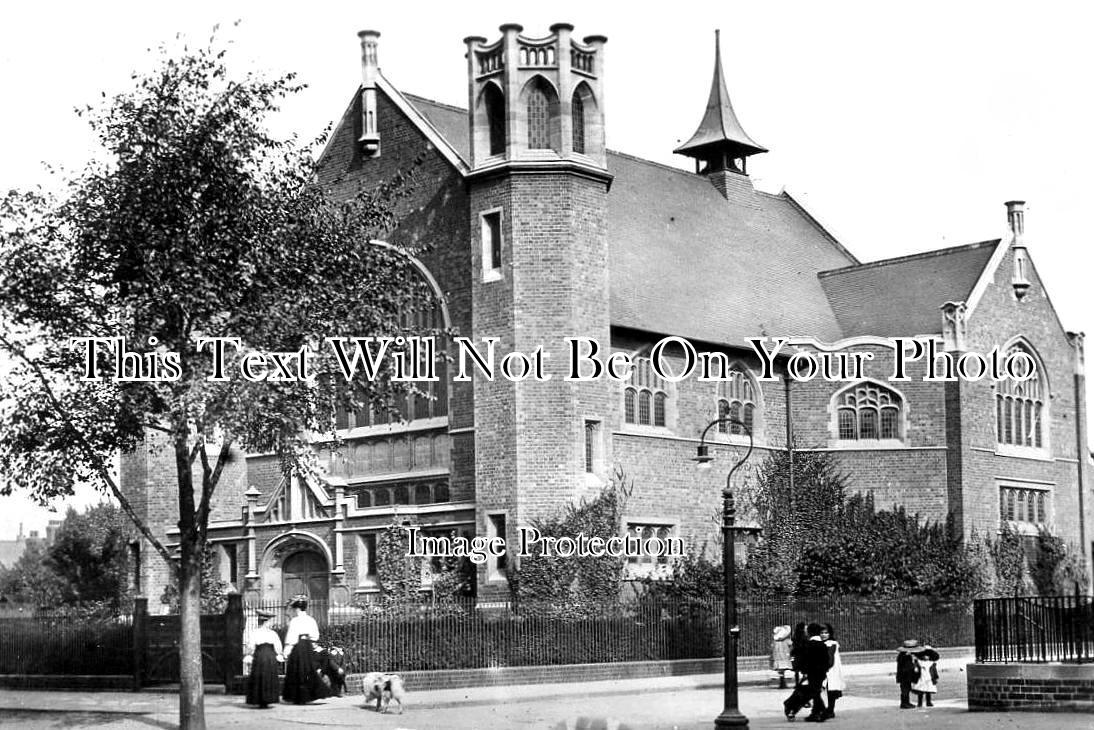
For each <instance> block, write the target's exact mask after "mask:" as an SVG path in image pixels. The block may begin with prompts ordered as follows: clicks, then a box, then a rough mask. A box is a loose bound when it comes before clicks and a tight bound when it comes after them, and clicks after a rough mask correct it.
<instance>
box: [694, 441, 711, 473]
mask: <svg viewBox="0 0 1094 730" xmlns="http://www.w3.org/2000/svg"><path fill="white" fill-rule="evenodd" d="M691 460H692V461H694V462H695V468H697V469H709V468H710V462H712V461H714V457H713V456H711V455H710V447H709V446H707V445H706V444H699V446H698V447H697V448H696V450H695V456H694V457H692V459H691Z"/></svg>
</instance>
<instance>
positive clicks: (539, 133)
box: [464, 23, 607, 170]
mask: <svg viewBox="0 0 1094 730" xmlns="http://www.w3.org/2000/svg"><path fill="white" fill-rule="evenodd" d="M573 29H574V28H573V26H572V25H570V24H568V23H556V24H554V25H552V26H551V29H550V30H551V32H550V35H548V36H546V37H544V38H531V37H528V36H525V35H523V34H522V31H523V28H522V27H521V26H519V25H517V24H515V23H507V24H505V25H503V26H501V28H500V31H501V38H499V39H498V40H496V41H494V42H493V43H487V42H486V39H485V38H481V37H479V36H471V37H469V38H465V39H464V43H466V44H467V78H468V110H469V112H468V113H469V114H470V115H471V120H470V121H471V124H470V127H471V167H472V169H473V170H479V169H487V168H493V167H498V166H502V165H505V164H507V163H515V162H527V163H536V164H537V166H539V165H545V166H551V164H552V163H558V162H566V163H570V164H577V165H579V166H584V167H590V168H598V169H601V170H603V169H605V168H606V166H607V163H606V159H605V154H604V87H603V79H604V44H605V43H606V42H607V38H605V37H604V36H598V35H597V36H586V37H585V39H584V41H578V40H577V39H576V38H574V37H573Z"/></svg>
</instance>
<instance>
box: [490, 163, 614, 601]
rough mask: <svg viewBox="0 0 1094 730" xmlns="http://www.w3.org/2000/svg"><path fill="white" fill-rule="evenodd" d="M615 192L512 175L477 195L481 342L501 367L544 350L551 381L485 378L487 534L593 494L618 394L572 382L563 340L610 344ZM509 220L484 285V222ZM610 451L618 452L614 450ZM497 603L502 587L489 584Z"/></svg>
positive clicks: (580, 180) (561, 178) (585, 182)
mask: <svg viewBox="0 0 1094 730" xmlns="http://www.w3.org/2000/svg"><path fill="white" fill-rule="evenodd" d="M605 194H606V186H605V183H604V181H602V180H592V179H588V178H585V177H582V176H579V175H575V174H571V173H569V172H566V171H562V170H560V171H557V172H556V171H552V172H540V173H538V174H521V173H519V172H517V173H514V172H511V171H506V172H504V173H502V174H501V175H499V176H496V177H493V178H489V179H481V180H475V181H473V182H472V183H471V192H470V197H471V205H470V215H469V225H470V230H471V252H472V269H471V270H472V291H473V300H474V311H473V323H472V324H473V326H472V335H473V337H474V338H475V339H476V341H478V340H479V338H481V337H499V338H500V340H501V341H500V343H499V345H498V351H497V358H498V361H499V363H500V359H501V358H502V357H503V356H504V355H505V354H506V353H509V352H513V351H518V352H522V353H526V354H530V353H532V352H534V351H535V350H536V349H537V348H539V347H543V348H544V350H545V351H548V352H553V356H552V357H550V358H548V359H547V360H546V361H545V372H546V373H547V374H549V375H550V376H551V378H552V379H550V380H544V381H535V380H526V381H523V382H511V381H510V380H508V379H506V378H504V377H503V376H502V375H501V374H500V373H497V374H496V375H495V378H494V379H493V380H490V379H488V378H485V377H476V378H475V380H474V404H475V406H474V407H475V419H474V420H475V455H476V459H475V490H476V492H475V494H476V499H477V501H478V520H477V521H478V530H479V534H486V532H487V530H486V519H487V517H486V516H487V514H488V513H492V512H505V513H506V527H507V530H508V532H509V534H508V539H509V540H510V541H515V539H516V532H515V531H516V528H517V527H518V526H520V525H526V524H528V522H529V521H530V520H532V519H534V518H536V517H542V516H546V515H549V514H552V513H554V512H556V511H557V510H558V509H559V508H560V507H561V506H563V505H565V504H566V503H567V502H569V501H570V500H572V499H575V498H577V497H579V496H580V495H581V494H582V493H583V492H584V491H585V490H586V489H587V487H588V482H587V479H586V476H585V462H584V430H583V429H584V425H585V421H586V419H589V420H599V421H601V422H602V423H605V422H607V420H608V418H609V411H610V408H611V400H610V395H609V393H610V389H609V386H608V385H607V384H606V382H605V381H603V380H598V381H594V382H582V383H574V382H567V381H565V380H564V378H563V376H564V375H565V372H566V362H565V358H563V357H562V352H561V348H560V346H561V343H562V338H563V337H567V336H583V337H591V338H594V339H596V340H598V341H599V342H601V343H604V344H605V345H606V343H607V342H608V341H609V340H608V333H609V329H608V286H607V283H608V282H607V251H608V249H607V235H606V229H605V221H604V217H605V208H606V206H605ZM498 208H500V209H501V221H502V272H501V277H500V278H499V279H498V280H489V277H484V276H483V273H482V271H483V269H482V232H481V224H480V214H481V213H482V212H485V211H490V210H492V209H498ZM604 445H605V448H606V449H610V442H609V441H608V440H607V439H606V438H605V440H604ZM484 575H485V571H482V570H480V591H479V594H480V596H483V597H485V598H490V597H491V596H492V595H494V594H497V593H498V592H499V590H500V589H502V588H503V586H498V585H490V584H485V583H483V581H482V579H483V577H484Z"/></svg>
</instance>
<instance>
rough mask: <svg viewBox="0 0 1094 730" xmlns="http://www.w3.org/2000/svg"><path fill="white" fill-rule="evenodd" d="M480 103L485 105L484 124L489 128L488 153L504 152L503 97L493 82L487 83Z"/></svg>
mask: <svg viewBox="0 0 1094 730" xmlns="http://www.w3.org/2000/svg"><path fill="white" fill-rule="evenodd" d="M482 103H483V104H484V105H485V107H486V124H487V126H488V127H489V129H490V154H491V155H503V154H505V97H504V96H503V95H502V93H501V90H500V89H498V87H497V86H494V85H493V84H487V85H486V90H485V91H483V95H482Z"/></svg>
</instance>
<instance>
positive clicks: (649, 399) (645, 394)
mask: <svg viewBox="0 0 1094 730" xmlns="http://www.w3.org/2000/svg"><path fill="white" fill-rule="evenodd" d="M668 398H669V395H668V386H667V384H666V382H665V380H664V379H663V378H661V377H659V376H658V375H657V373H655V372H654V371H653V367H652V365H651V364H650V359H649V358H648V357H637V358H635V359H634V370H633V372H632V373H631V380H630V384H629V385H628V386H627V387H626V388H625V389H624V390H623V420H624V421H626V422H627V423H633V424H636V425H638V426H664V425H665V420H666V416H665V413H666V408H667V404H668Z"/></svg>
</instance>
